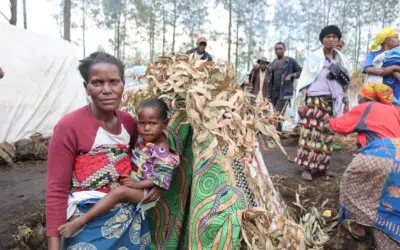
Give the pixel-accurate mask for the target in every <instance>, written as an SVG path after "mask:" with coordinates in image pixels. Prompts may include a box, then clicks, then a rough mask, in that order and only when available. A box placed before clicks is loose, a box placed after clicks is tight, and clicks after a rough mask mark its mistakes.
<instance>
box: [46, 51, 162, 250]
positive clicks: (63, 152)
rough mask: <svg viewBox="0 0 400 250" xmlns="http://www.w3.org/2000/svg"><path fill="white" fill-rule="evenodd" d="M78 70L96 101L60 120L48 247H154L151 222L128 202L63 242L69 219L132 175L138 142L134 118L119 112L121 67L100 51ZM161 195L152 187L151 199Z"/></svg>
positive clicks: (51, 164) (52, 155) (52, 164)
mask: <svg viewBox="0 0 400 250" xmlns="http://www.w3.org/2000/svg"><path fill="white" fill-rule="evenodd" d="M79 71H80V73H81V75H82V78H83V79H84V81H85V82H84V86H85V88H86V93H87V95H88V96H90V97H91V99H92V103H91V104H89V105H87V106H85V107H82V108H80V109H78V110H76V111H74V112H72V113H70V114H67V115H66V116H64V117H63V118H61V120H60V121H59V122H58V124H57V125H56V127H55V129H54V133H53V136H52V138H51V141H50V145H49V153H48V164H47V165H48V177H47V194H46V233H47V236H48V249H49V250H60V249H61V245H63V248H62V249H150V233H149V226H148V223H147V220H142V216H141V214H140V213H139V211H138V209H137V206H136V204H135V203H129V202H122V203H120V204H118V205H117V206H116V207H114V208H112V209H109V210H108V211H107V212H106V213H104V214H102V215H101V216H98V217H96V218H95V219H93V220H92V221H90V222H89V223H88V224H87V225H85V226H84V227H83V228H81V229H80V230H79V231H78V232H76V233H75V234H73V235H71V237H70V238H68V239H65V240H64V242H63V244H61V237H60V232H59V231H58V228H59V227H60V226H61V225H63V224H65V223H66V222H67V217H68V218H76V217H78V218H79V216H81V215H83V214H85V213H87V212H88V211H89V210H90V209H91V207H93V206H94V205H95V204H96V203H98V202H99V201H100V199H101V198H103V197H105V196H106V194H107V193H108V192H110V191H111V189H112V188H114V187H116V186H119V185H120V184H121V182H120V177H123V176H125V175H129V174H130V173H131V171H132V165H131V159H130V156H129V155H130V154H129V148H130V147H132V146H134V145H135V143H136V138H137V123H136V120H135V119H134V118H132V116H131V115H130V114H128V113H126V112H123V111H120V110H119V109H118V107H119V105H120V103H121V98H122V94H123V91H124V65H123V63H122V62H121V61H120V60H119V59H117V58H115V57H114V56H111V55H109V54H107V53H103V52H96V53H93V54H91V55H90V56H89V57H88V58H85V59H84V60H82V61H81V63H80V65H79ZM142 193H143V192H142ZM160 193H161V188H159V187H157V186H155V187H153V188H152V189H151V191H150V193H149V194H148V196H146V198H147V197H148V199H147V201H156V200H157V199H158V197H159V195H160ZM142 197H143V194H141V195H139V196H138V197H137V200H140V199H141V198H142ZM146 198H145V199H146ZM67 215H68V216H67Z"/></svg>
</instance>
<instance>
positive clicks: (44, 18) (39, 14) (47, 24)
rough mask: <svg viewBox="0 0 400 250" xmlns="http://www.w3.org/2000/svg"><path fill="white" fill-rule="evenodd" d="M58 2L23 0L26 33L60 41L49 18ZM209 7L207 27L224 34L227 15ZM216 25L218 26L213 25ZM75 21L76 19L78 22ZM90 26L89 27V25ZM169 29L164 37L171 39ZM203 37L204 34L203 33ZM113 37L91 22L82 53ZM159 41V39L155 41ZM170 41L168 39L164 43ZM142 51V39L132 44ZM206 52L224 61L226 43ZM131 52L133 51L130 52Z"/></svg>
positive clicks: (1, 2)
mask: <svg viewBox="0 0 400 250" xmlns="http://www.w3.org/2000/svg"><path fill="white" fill-rule="evenodd" d="M59 3H60V0H27V16H28V30H29V31H33V32H36V33H39V34H42V35H45V36H50V37H54V38H60V28H59V27H58V26H57V23H56V20H55V19H54V18H53V16H52V15H54V14H55V13H57V12H58V11H59V9H60V7H59ZM211 7H212V8H210V18H209V19H210V20H213V24H209V25H210V27H212V28H213V29H217V31H225V30H223V29H224V28H221V29H219V30H218V27H228V14H227V11H225V10H223V9H222V7H220V8H214V6H211ZM0 11H1V12H3V13H4V14H5V15H6V16H7V17H9V16H10V9H9V1H8V0H0ZM22 12H23V11H22V1H18V22H17V26H18V27H19V28H23V13H22ZM216 21H217V22H218V25H214V24H216ZM0 22H4V23H7V22H8V21H7V20H6V19H5V18H4V17H3V16H2V15H1V16H0ZM78 22H79V20H78ZM89 25H90V24H89ZM170 33H171V32H170V30H169V32H168V34H167V36H168V37H171V34H170ZM206 35H207V34H206ZM71 37H72V40H73V41H76V42H77V43H80V40H81V31H80V29H73V30H72V31H71ZM110 38H113V32H112V31H105V30H99V29H98V28H97V27H96V26H95V25H94V24H93V23H92V25H91V26H90V27H89V28H88V31H87V35H86V51H87V54H88V53H90V52H93V51H95V50H96V49H97V48H98V47H99V46H102V47H104V48H105V49H106V50H108V51H111V48H110V46H109V42H108V40H109V39H110ZM157 40H158V41H161V37H158V38H157ZM170 40H171V39H169V40H168V42H171V41H170ZM182 42H183V41H182V38H178V41H177V44H178V46H177V48H179V46H180V44H181V43H182ZM75 46H76V47H77V50H76V51H77V55H78V56H79V57H82V56H83V52H82V48H81V47H80V44H76V45H75ZM135 46H137V47H139V48H140V50H142V51H143V54H144V55H146V54H148V50H149V48H148V47H149V46H148V42H147V40H144V41H143V42H142V43H140V44H135ZM208 50H209V51H210V52H211V54H212V55H213V56H214V57H215V58H216V59H218V58H226V57H227V44H225V42H224V41H218V42H217V43H213V44H209V48H208ZM130 53H133V51H130Z"/></svg>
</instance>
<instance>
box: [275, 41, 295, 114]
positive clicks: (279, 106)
mask: <svg viewBox="0 0 400 250" xmlns="http://www.w3.org/2000/svg"><path fill="white" fill-rule="evenodd" d="M285 50H286V46H285V44H284V43H283V42H279V43H277V44H275V54H276V57H277V59H275V60H274V61H273V62H272V64H271V66H270V77H269V84H268V85H269V87H268V89H269V91H268V96H269V98H270V99H271V101H272V104H273V105H274V107H275V109H276V110H277V111H279V112H281V111H284V110H283V108H284V107H285V105H286V103H290V100H291V99H292V97H293V87H294V86H293V82H294V79H296V78H299V77H300V73H301V66H300V65H299V63H298V62H297V61H296V60H295V59H294V58H291V57H288V56H285Z"/></svg>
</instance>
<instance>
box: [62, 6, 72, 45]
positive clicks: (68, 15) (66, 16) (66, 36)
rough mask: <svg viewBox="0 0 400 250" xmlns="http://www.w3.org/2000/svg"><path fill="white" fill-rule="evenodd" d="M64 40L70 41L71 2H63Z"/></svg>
mask: <svg viewBox="0 0 400 250" xmlns="http://www.w3.org/2000/svg"><path fill="white" fill-rule="evenodd" d="M64 40H67V41H71V0H65V2H64Z"/></svg>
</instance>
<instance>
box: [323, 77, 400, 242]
mask: <svg viewBox="0 0 400 250" xmlns="http://www.w3.org/2000/svg"><path fill="white" fill-rule="evenodd" d="M359 102H360V105H358V106H356V107H354V108H353V109H352V110H351V111H349V112H348V113H346V114H344V115H343V116H342V117H339V118H332V119H330V120H329V127H330V129H331V130H332V131H334V132H336V133H341V134H345V135H346V134H350V133H353V132H357V133H358V136H357V142H358V144H359V146H360V147H361V150H360V154H358V155H357V156H356V157H355V158H354V159H353V161H352V162H351V164H350V165H349V167H348V168H347V169H346V171H345V173H344V174H343V177H342V180H341V184H340V203H341V205H340V214H339V219H340V221H341V222H342V223H343V225H344V227H345V228H346V229H348V230H349V232H350V233H351V235H352V236H353V237H355V238H357V239H362V238H364V237H365V235H366V233H365V227H369V228H371V229H372V232H373V235H374V238H375V244H376V246H377V249H400V244H399V242H400V232H399V230H398V229H399V228H400V216H399V215H398V213H399V212H400V202H399V201H398V200H397V199H398V197H400V195H399V193H400V185H399V183H400V182H399V181H400V174H399V172H398V171H396V169H397V168H398V166H399V163H400V161H399V160H400V159H399V157H398V155H399V154H400V144H399V142H400V140H399V139H398V138H400V109H399V108H398V107H397V106H396V105H394V104H393V91H392V89H391V88H390V87H388V86H386V85H384V84H382V83H379V84H372V83H369V84H367V85H365V86H364V87H363V88H362V89H361V91H360V98H359Z"/></svg>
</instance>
